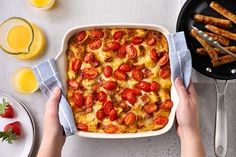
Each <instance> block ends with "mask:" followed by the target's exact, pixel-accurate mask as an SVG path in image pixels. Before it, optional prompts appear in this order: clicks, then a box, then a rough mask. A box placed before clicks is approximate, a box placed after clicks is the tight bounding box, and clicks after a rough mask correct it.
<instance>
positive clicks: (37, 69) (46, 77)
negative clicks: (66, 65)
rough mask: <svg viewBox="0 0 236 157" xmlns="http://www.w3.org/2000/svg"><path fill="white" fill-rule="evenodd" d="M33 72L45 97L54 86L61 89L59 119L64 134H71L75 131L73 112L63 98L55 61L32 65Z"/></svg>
mask: <svg viewBox="0 0 236 157" xmlns="http://www.w3.org/2000/svg"><path fill="white" fill-rule="evenodd" d="M32 69H33V72H34V74H35V76H36V78H37V80H38V82H39V88H40V90H41V91H42V93H43V94H44V95H45V96H46V97H50V95H51V93H52V90H53V88H54V87H56V86H58V87H60V88H61V89H62V95H61V99H60V102H59V120H60V123H61V125H62V127H63V129H64V132H65V134H66V136H69V135H72V134H74V133H75V132H76V131H77V128H76V125H75V121H74V117H73V113H72V110H71V107H70V105H69V103H68V102H67V100H66V98H65V93H64V89H63V86H62V83H61V81H60V79H59V74H58V72H57V68H56V61H55V60H54V59H53V58H52V59H48V60H47V61H44V62H42V63H40V64H38V65H35V66H33V68H32Z"/></svg>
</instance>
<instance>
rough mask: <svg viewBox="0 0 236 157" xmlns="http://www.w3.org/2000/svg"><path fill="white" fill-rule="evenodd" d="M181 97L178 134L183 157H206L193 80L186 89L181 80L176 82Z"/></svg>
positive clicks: (177, 112)
mask: <svg viewBox="0 0 236 157" xmlns="http://www.w3.org/2000/svg"><path fill="white" fill-rule="evenodd" d="M175 87H176V90H177V93H178V95H179V105H178V107H177V111H176V121H177V126H176V129H177V134H178V136H179V138H180V142H181V157H189V156H191V157H205V152H204V147H203V144H202V140H201V134H200V128H199V113H198V97H197V93H196V91H195V89H194V86H193V82H192V80H191V81H190V85H189V87H188V88H187V89H186V88H185V87H184V85H183V81H182V80H181V79H180V78H177V79H176V80H175Z"/></svg>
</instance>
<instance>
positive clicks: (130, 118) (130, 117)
mask: <svg viewBox="0 0 236 157" xmlns="http://www.w3.org/2000/svg"><path fill="white" fill-rule="evenodd" d="M135 122H136V115H135V114H134V113H133V112H129V113H127V115H126V116H125V118H124V123H125V125H133V124H134V123H135Z"/></svg>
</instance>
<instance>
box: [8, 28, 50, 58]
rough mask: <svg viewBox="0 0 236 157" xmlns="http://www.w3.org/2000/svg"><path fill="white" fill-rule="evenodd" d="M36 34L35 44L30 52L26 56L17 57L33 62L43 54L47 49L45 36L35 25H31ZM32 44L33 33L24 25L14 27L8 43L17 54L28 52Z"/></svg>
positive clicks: (33, 43) (10, 32) (9, 33)
mask: <svg viewBox="0 0 236 157" xmlns="http://www.w3.org/2000/svg"><path fill="white" fill-rule="evenodd" d="M31 26H32V28H33V32H34V37H33V42H32V45H31V46H30V51H29V52H28V53H26V54H19V55H16V56H15V57H16V58H18V59H22V60H33V59H35V58H37V57H39V56H41V55H42V54H43V50H44V48H45V43H46V39H45V35H44V34H43V32H42V31H41V30H40V28H39V27H37V26H36V25H35V24H31ZM30 42H31V32H30V30H28V28H27V27H26V26H24V25H16V26H14V27H12V28H11V29H10V30H9V32H8V34H7V43H8V45H9V47H10V48H11V49H13V50H14V51H16V52H23V51H24V50H26V49H27V48H28V46H29V44H30Z"/></svg>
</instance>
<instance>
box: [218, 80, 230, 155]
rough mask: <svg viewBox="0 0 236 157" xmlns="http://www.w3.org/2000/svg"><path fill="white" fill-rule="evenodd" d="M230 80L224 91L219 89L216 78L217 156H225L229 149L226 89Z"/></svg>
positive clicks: (226, 83)
mask: <svg viewBox="0 0 236 157" xmlns="http://www.w3.org/2000/svg"><path fill="white" fill-rule="evenodd" d="M227 85H228V81H227V80H226V82H225V84H224V87H223V92H220V91H219V85H218V83H217V81H216V80H215V87H216V92H217V101H216V103H217V104H216V121H215V155H216V156H217V157H225V155H226V151H227V115H226V110H225V100H224V99H225V91H226V89H227Z"/></svg>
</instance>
